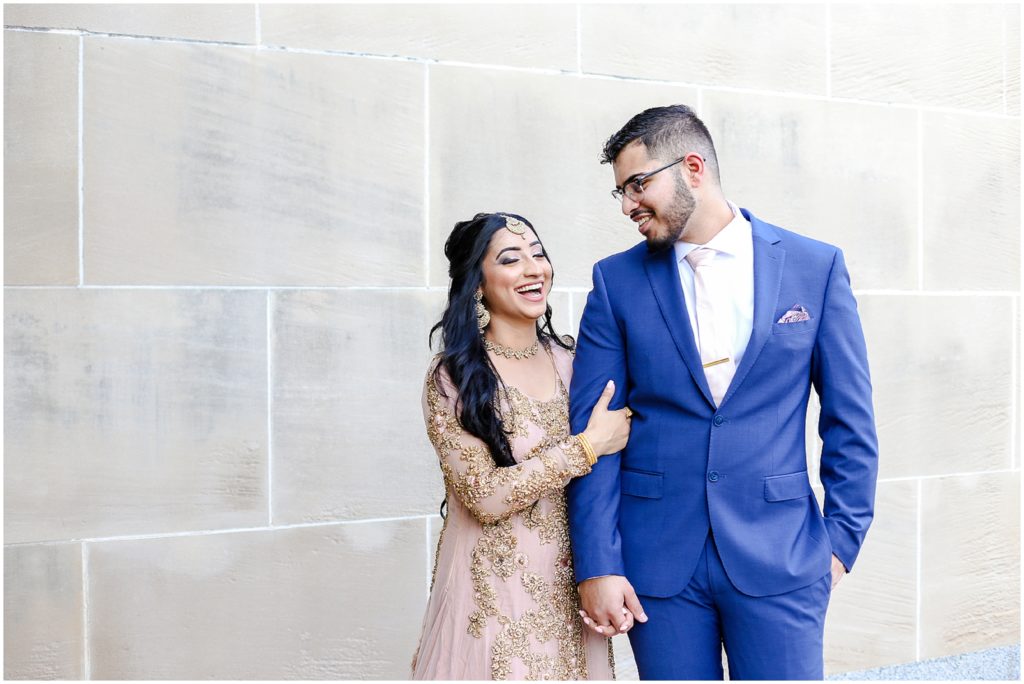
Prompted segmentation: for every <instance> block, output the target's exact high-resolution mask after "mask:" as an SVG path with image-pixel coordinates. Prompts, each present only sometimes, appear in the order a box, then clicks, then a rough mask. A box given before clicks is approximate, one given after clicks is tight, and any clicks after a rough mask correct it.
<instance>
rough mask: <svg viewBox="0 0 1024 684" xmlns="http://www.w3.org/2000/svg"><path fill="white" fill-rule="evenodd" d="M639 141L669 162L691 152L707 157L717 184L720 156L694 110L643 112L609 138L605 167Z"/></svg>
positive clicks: (677, 108) (682, 107)
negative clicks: (627, 146) (627, 147)
mask: <svg viewBox="0 0 1024 684" xmlns="http://www.w3.org/2000/svg"><path fill="white" fill-rule="evenodd" d="M634 140H639V141H640V142H642V143H643V144H644V147H646V148H647V154H649V155H650V156H651V157H652V158H654V159H661V160H663V161H665V162H669V161H673V160H675V159H678V158H679V157H682V156H683V155H684V154H687V153H689V152H696V153H697V154H699V155H700V156H702V157H704V163H705V165H706V166H707V168H708V170H709V171H710V172H711V174H712V177H713V178H714V179H715V182H716V183H721V178H720V177H719V175H718V155H716V154H715V144H714V143H713V142H712V141H711V134H710V133H708V129H707V126H705V125H704V122H703V121H701V120H700V119H699V118H698V117H697V115H696V114H695V113H694V111H693V110H692V109H690V108H689V107H687V106H686V105H681V104H679V105H669V106H668V107H652V108H651V109H645V110H644V111H642V112H640V113H639V114H637V115H636V116H634V117H633V118H632V119H630V120H629V121H628V122H626V125H625V126H623V127H622V128H620V129H619V131H618V132H617V133H615V135H613V136H612V137H610V138H608V142H606V143H605V144H604V151H603V152H602V154H601V163H602V164H611V163H612V162H614V161H615V158H616V157H618V156H619V152H621V151H622V148H624V147H625V146H626V145H628V144H630V143H631V142H633V141H634Z"/></svg>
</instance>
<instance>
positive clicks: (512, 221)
mask: <svg viewBox="0 0 1024 684" xmlns="http://www.w3.org/2000/svg"><path fill="white" fill-rule="evenodd" d="M502 216H504V217H505V229H506V230H508V232H510V233H515V234H516V235H523V234H525V233H526V224H525V223H523V222H522V221H520V220H519V219H517V218H515V217H513V216H505V214H502Z"/></svg>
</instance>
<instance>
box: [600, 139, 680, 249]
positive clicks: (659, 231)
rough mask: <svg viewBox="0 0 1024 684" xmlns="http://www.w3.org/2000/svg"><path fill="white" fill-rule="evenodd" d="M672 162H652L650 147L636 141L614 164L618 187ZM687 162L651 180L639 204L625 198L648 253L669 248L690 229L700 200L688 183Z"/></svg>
mask: <svg viewBox="0 0 1024 684" xmlns="http://www.w3.org/2000/svg"><path fill="white" fill-rule="evenodd" d="M671 161H673V160H672V159H652V158H651V157H650V156H649V155H648V153H647V147H646V146H645V145H644V144H643V143H640V142H632V143H630V144H628V145H626V146H625V147H624V148H622V151H621V152H619V156H618V157H616V158H615V161H614V162H612V170H613V171H614V172H615V185H616V186H617V187H620V188H621V187H623V186H624V185H625V184H626V183H628V182H630V181H631V180H632V179H633V178H635V177H636V176H639V175H641V174H644V173H647V172H649V171H653V170H655V169H657V168H658V167H661V166H664V165H665V164H668V163H669V162H671ZM685 164H686V162H683V163H682V164H680V165H678V166H673V167H671V168H668V169H665V170H664V171H662V172H660V173H656V174H654V175H653V176H651V177H650V178H648V179H647V180H646V181H645V182H644V184H643V186H644V193H643V196H642V197H641V198H640V199H639V201H635V200H632V199H630V198H629V197H626V196H623V197H622V213H623V214H625V215H626V216H628V217H629V218H630V219H631V220H632V221H634V222H635V223H636V225H637V229H638V230H639V231H640V234H641V235H643V236H644V237H645V238H646V239H647V251H649V252H658V251H661V250H663V249H668V248H669V247H671V246H672V244H673V243H675V242H676V241H677V240H678V239H679V238H680V237H681V236H682V235H683V231H684V230H685V229H686V224H687V222H688V221H689V220H690V217H691V216H692V215H693V210H694V208H695V207H696V206H697V201H696V199H695V198H694V196H693V193H692V192H690V188H689V186H688V185H687V183H686V181H685V180H684V177H683V174H685V173H686V166H685Z"/></svg>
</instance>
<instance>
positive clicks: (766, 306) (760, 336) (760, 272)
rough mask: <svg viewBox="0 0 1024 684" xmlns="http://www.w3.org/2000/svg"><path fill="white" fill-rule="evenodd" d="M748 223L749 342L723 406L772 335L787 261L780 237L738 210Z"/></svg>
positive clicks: (762, 223)
mask: <svg viewBox="0 0 1024 684" xmlns="http://www.w3.org/2000/svg"><path fill="white" fill-rule="evenodd" d="M740 211H742V212H743V215H744V216H745V217H746V218H747V220H749V221H750V228H751V231H752V233H753V243H754V322H753V327H752V329H751V331H750V342H748V343H747V349H746V351H744V352H743V361H742V362H741V363H740V365H739V367H738V368H737V369H736V374H735V375H733V378H732V382H731V383H730V384H729V389H728V390H727V391H726V393H725V396H724V397H722V404H725V402H727V401H729V397H731V396H732V395H733V394H734V393H735V392H736V389H737V388H738V387H739V386H740V385H741V384H742V383H743V378H745V377H746V376H747V373H749V372H750V368H751V367H752V366H753V365H754V362H755V361H757V357H758V356H759V355H760V354H761V350H762V349H763V348H764V345H765V343H766V342H768V338H769V337H770V336H771V334H772V324H773V323H774V321H773V318H774V315H775V309H776V304H777V303H778V299H779V287H780V286H781V285H782V267H783V265H784V264H785V262H786V250H784V249H783V248H782V247H780V246H779V245H778V242H779V240H780V239H781V238H780V236H779V234H778V233H777V232H776V231H775V230H774V229H773V228H772V227H771V226H770V225H768V224H767V223H765V222H763V221H761V220H760V219H758V218H757V217H756V216H754V215H753V214H751V213H750V212H749V211H747V210H746V209H741V210H740Z"/></svg>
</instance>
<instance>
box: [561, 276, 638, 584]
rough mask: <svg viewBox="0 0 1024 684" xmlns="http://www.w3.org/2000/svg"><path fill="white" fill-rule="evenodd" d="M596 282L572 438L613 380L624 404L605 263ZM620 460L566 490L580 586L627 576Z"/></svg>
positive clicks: (579, 352) (585, 322) (577, 377)
mask: <svg viewBox="0 0 1024 684" xmlns="http://www.w3.org/2000/svg"><path fill="white" fill-rule="evenodd" d="M593 277H594V287H593V289H592V290H591V291H590V295H589V296H588V297H587V305H586V308H585V309H584V310H583V319H582V320H581V321H580V334H579V339H578V340H577V343H576V359H575V361H574V362H573V374H572V383H571V385H570V390H569V397H570V400H569V413H570V424H571V428H572V433H573V434H578V433H580V432H582V431H583V430H584V429H585V428H586V427H587V421H588V420H589V419H590V412H591V411H592V410H593V408H594V405H595V404H596V403H597V399H598V397H599V396H600V395H601V392H602V390H604V387H605V385H606V384H607V382H608V381H609V380H614V381H615V395H614V396H613V397H612V401H611V404H610V405H609V408H611V409H618V408H622V407H623V406H624V405H625V402H624V397H625V396H626V356H625V340H624V339H623V335H622V331H621V330H620V328H619V325H618V323H617V322H616V320H615V317H614V315H613V313H612V309H611V305H610V303H609V301H608V291H607V289H606V287H605V283H604V276H603V275H602V273H601V268H600V264H597V265H595V266H594V276H593ZM619 459H620V454H610V455H607V456H601V457H600V458H598V460H597V464H596V465H595V466H594V468H593V470H591V472H590V474H589V475H585V476H583V477H578V478H576V479H574V480H572V481H571V482H570V483H569V486H568V488H567V490H566V493H567V497H568V507H569V534H570V537H571V539H572V547H573V558H574V562H575V568H576V581H577V582H582V581H583V580H585V579H589V578H592V577H601V576H603V575H625V568H624V566H623V562H622V544H621V540H620V538H619Z"/></svg>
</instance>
